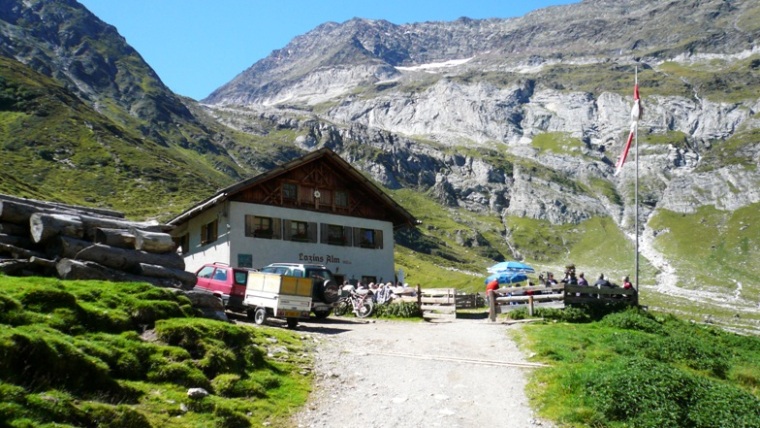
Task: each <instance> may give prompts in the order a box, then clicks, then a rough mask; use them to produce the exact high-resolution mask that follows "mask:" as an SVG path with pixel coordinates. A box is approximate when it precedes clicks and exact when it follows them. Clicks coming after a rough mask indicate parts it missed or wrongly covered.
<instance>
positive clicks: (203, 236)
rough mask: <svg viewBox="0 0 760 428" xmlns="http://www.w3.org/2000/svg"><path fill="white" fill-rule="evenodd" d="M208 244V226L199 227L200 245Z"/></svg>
mask: <svg viewBox="0 0 760 428" xmlns="http://www.w3.org/2000/svg"><path fill="white" fill-rule="evenodd" d="M206 244H208V225H206V224H202V225H201V245H206Z"/></svg>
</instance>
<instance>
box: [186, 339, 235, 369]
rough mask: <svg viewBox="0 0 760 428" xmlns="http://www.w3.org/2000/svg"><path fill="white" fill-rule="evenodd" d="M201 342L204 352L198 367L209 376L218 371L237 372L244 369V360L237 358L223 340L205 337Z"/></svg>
mask: <svg viewBox="0 0 760 428" xmlns="http://www.w3.org/2000/svg"><path fill="white" fill-rule="evenodd" d="M202 343H203V345H202V346H203V348H204V349H205V352H204V355H203V358H202V359H201V360H200V361H198V367H200V369H201V370H203V372H204V373H205V374H206V376H208V377H209V378H213V377H214V376H216V375H217V374H219V373H225V372H236V373H237V372H242V371H244V370H245V360H244V359H243V358H238V356H237V355H235V353H234V352H232V350H231V349H229V348H227V347H225V345H224V342H221V341H218V340H212V339H206V340H204V341H202Z"/></svg>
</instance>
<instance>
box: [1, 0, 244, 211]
mask: <svg viewBox="0 0 760 428" xmlns="http://www.w3.org/2000/svg"><path fill="white" fill-rule="evenodd" d="M0 69H2V74H0V124H1V126H0V144H1V147H2V154H3V155H2V157H1V158H0V159H2V160H0V163H1V164H2V170H1V171H0V177H2V180H0V192H5V193H11V194H18V195H23V196H31V197H36V198H42V199H57V200H62V201H64V202H73V203H90V204H99V205H107V206H110V207H113V208H117V209H119V210H122V211H125V212H127V213H128V214H129V215H131V216H147V215H150V216H161V215H163V216H168V215H170V214H172V213H175V212H176V211H178V210H181V209H182V207H184V206H186V205H187V204H189V203H190V202H191V201H193V200H196V199H197V198H199V197H201V198H202V197H203V196H202V195H206V194H208V193H209V192H213V191H215V190H216V189H218V188H220V187H223V186H225V185H228V184H230V183H231V182H234V181H235V180H239V179H241V178H242V177H243V176H247V175H248V174H250V173H251V169H250V168H249V167H248V166H247V165H244V164H242V163H241V162H239V161H238V160H237V159H236V156H235V150H236V143H235V141H236V140H243V141H245V138H240V137H233V135H234V133H233V132H230V131H229V130H225V129H223V127H220V126H219V125H218V124H217V123H216V122H215V121H214V120H213V119H211V118H209V117H208V116H207V115H206V114H205V113H203V111H201V110H200V109H199V108H198V107H197V105H196V104H195V103H194V102H192V101H191V100H187V99H182V98H180V97H178V96H177V95H175V94H174V93H172V92H171V91H170V90H169V89H168V88H167V87H166V86H165V85H164V84H163V82H161V80H160V79H159V77H158V76H157V75H156V73H155V72H154V71H153V69H151V68H150V66H149V65H148V64H146V63H145V61H144V60H143V59H142V57H141V56H140V55H139V53H138V52H136V51H135V50H134V49H133V48H132V47H131V46H129V45H128V44H127V43H126V41H125V40H124V38H123V37H122V36H121V35H119V33H118V32H117V31H116V29H115V28H114V27H113V26H111V25H108V24H106V23H104V22H102V21H101V20H99V19H98V18H97V17H96V16H94V15H93V14H92V13H90V12H89V11H88V10H87V9H85V8H84V7H83V6H81V5H80V4H79V3H77V2H76V1H74V0H56V1H42V0H33V1H21V0H8V1H3V3H2V5H0ZM157 194H158V195H161V197H160V200H156V197H155V195H157Z"/></svg>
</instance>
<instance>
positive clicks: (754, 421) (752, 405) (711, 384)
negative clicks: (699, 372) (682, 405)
mask: <svg viewBox="0 0 760 428" xmlns="http://www.w3.org/2000/svg"><path fill="white" fill-rule="evenodd" d="M698 387H699V388H698V389H697V391H696V392H695V394H694V397H693V403H692V405H691V406H689V408H688V414H687V416H688V420H689V421H690V422H691V424H690V425H689V426H693V427H695V428H712V427H720V426H724V427H760V400H758V398H757V397H755V396H754V395H752V394H750V393H748V392H746V391H742V390H740V389H738V388H735V387H733V386H731V385H728V384H725V383H722V382H718V381H713V380H709V379H700V381H699V382H698Z"/></svg>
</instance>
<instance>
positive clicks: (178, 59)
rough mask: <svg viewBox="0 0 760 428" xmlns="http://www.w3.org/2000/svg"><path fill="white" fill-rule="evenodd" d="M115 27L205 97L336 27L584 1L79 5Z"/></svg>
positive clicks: (94, 1) (176, 87)
mask: <svg viewBox="0 0 760 428" xmlns="http://www.w3.org/2000/svg"><path fill="white" fill-rule="evenodd" d="M79 2H80V3H82V4H83V5H84V6H85V7H87V8H88V9H89V10H90V11H92V12H93V13H94V14H95V15H97V16H98V17H99V18H100V19H101V20H103V21H105V22H107V23H109V24H111V25H113V26H115V27H116V28H117V29H118V30H119V33H120V34H121V35H122V36H124V37H125V38H126V39H127V42H128V43H129V44H130V45H132V47H134V48H135V49H137V51H138V52H139V53H140V54H141V55H142V56H143V58H144V59H145V61H147V62H148V64H149V65H150V66H151V67H153V69H154V70H156V72H157V73H158V75H159V76H160V77H161V80H163V82H164V83H165V84H166V85H167V86H169V88H171V89H172V90H173V91H174V92H176V93H178V94H180V95H186V96H189V97H191V98H194V99H196V100H200V99H202V98H204V97H206V96H207V95H209V94H210V93H211V92H212V91H213V90H214V89H216V88H218V87H220V86H222V85H224V84H225V83H227V82H229V81H230V80H232V78H233V77H235V76H236V75H238V74H239V73H240V72H242V71H243V70H245V69H247V68H248V67H250V66H251V65H253V64H254V63H255V62H256V61H258V60H260V59H262V58H264V57H266V56H267V55H269V54H270V53H271V52H272V51H273V50H275V49H279V48H282V47H284V46H285V45H286V44H288V42H290V40H291V39H293V38H294V37H296V36H298V35H301V34H304V33H306V32H308V31H310V30H312V29H313V28H314V27H316V26H318V25H320V24H322V23H325V22H328V21H333V22H344V21H347V20H349V19H351V18H355V17H358V18H368V19H385V20H387V21H390V22H392V23H394V24H406V23H411V22H424V21H452V20H455V19H457V18H459V17H462V16H466V17H469V18H474V19H483V18H511V17H515V16H523V15H525V14H526V13H528V12H530V11H532V10H535V9H540V8H543V7H547V6H552V5H557V4H569V3H578V2H579V0H469V1H449V0H383V1H372V2H365V1H362V0H269V1H260V0H79Z"/></svg>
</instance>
